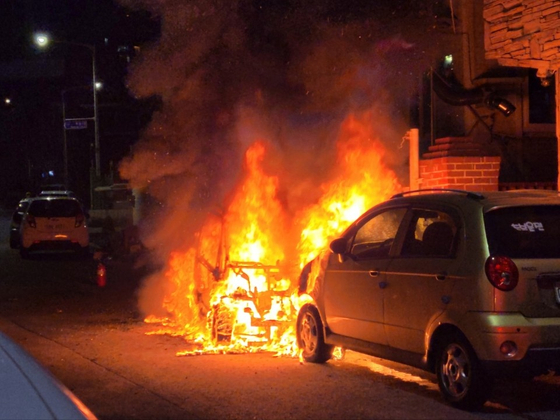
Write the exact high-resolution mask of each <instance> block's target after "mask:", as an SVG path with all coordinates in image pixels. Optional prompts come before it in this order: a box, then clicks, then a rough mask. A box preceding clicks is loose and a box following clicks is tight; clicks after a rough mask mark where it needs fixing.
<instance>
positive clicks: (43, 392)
mask: <svg viewBox="0 0 560 420" xmlns="http://www.w3.org/2000/svg"><path fill="white" fill-rule="evenodd" d="M0 365H2V369H0V383H2V384H5V385H7V386H4V387H2V392H1V393H0V407H2V409H1V410H0V419H14V418H53V416H54V418H61V419H62V418H72V419H95V418H96V417H95V415H94V414H93V413H91V411H90V410H89V409H88V408H87V407H86V406H85V405H84V404H83V403H82V402H81V401H80V400H79V399H78V398H77V397H76V396H75V395H74V394H73V393H72V392H71V391H70V390H69V389H68V388H67V387H66V386H64V385H63V384H62V383H60V382H59V381H58V380H57V379H56V378H55V377H54V376H53V375H52V374H51V373H50V372H49V371H48V370H46V369H45V368H44V367H43V366H42V365H41V364H40V363H39V362H38V361H37V360H35V359H34V358H33V357H32V356H31V355H30V354H29V353H27V352H26V351H25V350H24V349H23V348H22V347H20V346H19V345H18V344H16V343H15V342H14V341H13V340H12V339H11V338H9V337H8V336H7V335H5V334H3V333H2V332H0Z"/></svg>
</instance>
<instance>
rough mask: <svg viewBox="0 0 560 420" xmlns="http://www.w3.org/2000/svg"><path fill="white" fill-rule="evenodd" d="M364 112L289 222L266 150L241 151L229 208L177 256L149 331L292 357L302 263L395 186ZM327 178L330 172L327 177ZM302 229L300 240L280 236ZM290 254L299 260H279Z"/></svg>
mask: <svg viewBox="0 0 560 420" xmlns="http://www.w3.org/2000/svg"><path fill="white" fill-rule="evenodd" d="M375 131H376V130H375V126H374V121H373V118H372V115H371V113H365V114H364V115H362V116H360V117H359V118H358V117H356V116H349V117H348V118H347V119H346V120H345V121H344V123H343V125H342V126H341V130H340V135H339V137H338V140H337V160H336V167H335V168H334V170H333V171H330V172H332V173H331V179H330V181H328V182H325V183H324V184H323V185H322V186H321V189H322V197H321V199H320V200H319V201H318V202H317V203H315V204H314V205H312V206H310V207H308V208H305V209H302V210H301V211H300V212H299V213H298V214H297V215H296V216H293V215H292V216H289V215H288V212H287V211H286V209H285V205H283V203H282V202H281V200H279V199H278V185H279V179H278V178H277V177H276V176H271V175H269V174H267V173H266V172H265V170H264V168H263V162H264V161H265V160H266V157H267V144H266V142H265V141H262V140H258V141H256V142H255V143H253V144H252V145H251V146H250V147H249V148H248V150H247V152H246V155H245V168H244V177H243V179H242V180H241V181H240V182H239V184H238V186H237V189H236V190H235V192H234V194H233V198H232V199H231V202H230V204H229V206H228V207H227V208H226V209H225V210H224V211H223V212H220V213H218V214H214V215H210V216H209V217H208V219H207V221H206V222H205V224H204V226H203V227H202V228H201V230H200V232H199V234H198V245H197V247H196V249H194V248H193V249H189V250H187V251H185V252H174V253H173V254H172V255H171V256H170V258H169V262H168V268H167V271H166V273H165V276H166V278H167V281H168V282H169V285H170V287H169V292H168V293H167V295H166V297H165V300H164V302H163V306H164V308H165V309H166V311H167V312H168V313H169V317H168V318H167V319H165V320H163V319H161V318H155V317H153V316H148V317H147V318H146V321H147V322H159V323H164V324H165V325H166V328H161V329H159V330H157V331H155V332H154V333H172V334H176V335H181V336H183V337H185V339H187V340H188V341H190V342H196V343H199V350H197V351H195V352H193V351H185V352H182V353H179V354H181V355H186V354H195V353H201V352H232V351H240V352H248V351H257V350H267V351H275V352H277V353H280V354H290V355H295V354H296V353H297V349H296V343H295V334H294V331H295V319H296V317H297V310H298V306H299V304H298V298H297V292H296V286H297V284H296V280H297V277H298V275H299V270H300V269H301V267H302V266H303V265H304V264H305V263H306V262H308V261H309V260H311V259H312V258H314V257H315V256H316V255H318V253H319V252H320V251H321V250H322V249H324V248H325V247H326V246H327V244H328V242H329V241H330V240H332V239H334V238H335V237H336V236H337V235H338V234H340V233H341V231H342V230H343V229H344V228H345V227H346V226H348V224H350V223H351V222H352V221H354V220H355V219H356V218H357V217H358V216H360V215H361V214H362V213H363V212H364V211H366V210H367V209H368V208H370V207H372V206H373V205H375V204H377V203H379V202H381V201H383V200H385V199H386V198H388V197H389V196H390V195H392V194H394V193H396V192H398V191H400V190H401V186H400V184H399V182H398V180H397V177H396V175H395V173H394V172H393V171H392V170H391V169H389V168H388V167H387V166H386V165H385V164H384V155H385V150H384V147H383V145H382V144H381V143H380V142H379V141H378V140H377V139H376V138H375V136H374V134H373V133H375ZM326 172H327V171H326ZM294 227H295V228H297V229H299V232H301V233H300V239H299V243H288V242H289V241H287V240H286V237H288V235H286V233H287V232H288V231H289V230H290V229H293V228H294ZM290 249H292V250H293V249H296V250H297V252H298V257H299V261H284V259H285V255H293V254H294V252H293V251H292V252H289V250H290Z"/></svg>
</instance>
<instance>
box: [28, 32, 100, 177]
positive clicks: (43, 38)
mask: <svg viewBox="0 0 560 420" xmlns="http://www.w3.org/2000/svg"><path fill="white" fill-rule="evenodd" d="M49 42H54V43H58V44H69V45H76V46H79V47H84V48H87V49H88V50H90V52H91V63H92V74H93V77H92V86H91V88H92V91H93V117H92V118H91V119H93V126H94V139H95V140H94V150H95V175H96V176H97V177H98V178H99V177H100V176H101V157H100V150H99V120H98V113H97V89H96V88H97V70H96V67H95V45H89V44H82V43H79V42H70V41H58V40H52V39H50V38H49V37H48V35H46V34H36V35H35V43H36V44H37V45H38V46H40V47H46V46H47V44H49ZM63 103H64V99H63ZM83 119H90V118H83ZM64 141H65V144H64V153H65V179H66V178H67V176H68V173H67V166H66V165H67V158H68V157H67V155H66V153H67V152H66V130H64Z"/></svg>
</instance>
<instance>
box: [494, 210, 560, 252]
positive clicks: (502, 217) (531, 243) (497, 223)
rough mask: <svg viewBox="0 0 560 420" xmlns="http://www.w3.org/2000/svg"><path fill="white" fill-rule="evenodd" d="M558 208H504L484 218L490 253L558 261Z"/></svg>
mask: <svg viewBox="0 0 560 420" xmlns="http://www.w3.org/2000/svg"><path fill="white" fill-rule="evenodd" d="M559 221H560V206H523V207H507V208H501V209H495V210H492V211H489V212H488V213H486V214H485V216H484V223H485V226H486V235H487V238H488V246H489V250H490V253H491V254H494V255H495V254H500V255H505V256H508V257H510V258H560V247H559V246H558V244H559V243H560V223H559Z"/></svg>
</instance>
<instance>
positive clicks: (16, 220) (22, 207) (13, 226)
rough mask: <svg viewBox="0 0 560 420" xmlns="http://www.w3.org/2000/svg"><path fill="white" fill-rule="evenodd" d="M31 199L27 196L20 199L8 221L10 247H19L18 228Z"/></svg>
mask: <svg viewBox="0 0 560 420" xmlns="http://www.w3.org/2000/svg"><path fill="white" fill-rule="evenodd" d="M31 200H33V199H32V198H29V197H26V198H23V199H21V200H20V202H19V203H18V205H17V207H16V209H15V210H14V212H13V213H12V219H11V221H10V248H12V249H15V248H18V247H19V241H20V239H19V228H20V225H21V221H22V220H23V216H24V214H25V212H26V211H27V207H29V203H31Z"/></svg>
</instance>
